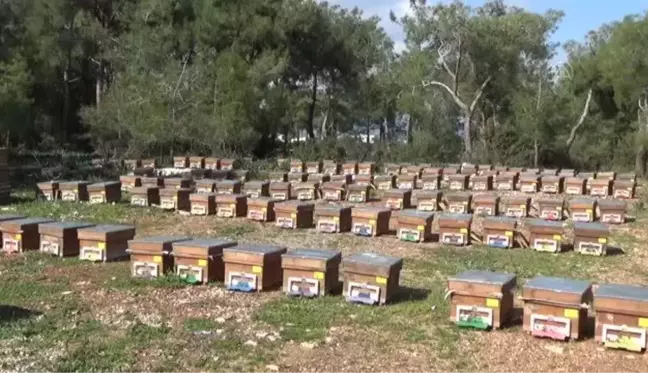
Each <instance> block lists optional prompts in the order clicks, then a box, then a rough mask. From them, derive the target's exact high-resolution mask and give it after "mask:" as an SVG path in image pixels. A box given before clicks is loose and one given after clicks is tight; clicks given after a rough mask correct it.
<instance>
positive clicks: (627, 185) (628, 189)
mask: <svg viewBox="0 0 648 373" xmlns="http://www.w3.org/2000/svg"><path fill="white" fill-rule="evenodd" d="M636 186H637V183H636V182H635V181H634V180H614V181H613V182H612V196H613V197H614V198H619V199H632V198H634V197H635V188H636Z"/></svg>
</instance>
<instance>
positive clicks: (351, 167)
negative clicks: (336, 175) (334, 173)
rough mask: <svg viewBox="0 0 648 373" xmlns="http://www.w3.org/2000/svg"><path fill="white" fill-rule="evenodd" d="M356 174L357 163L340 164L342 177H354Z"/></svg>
mask: <svg viewBox="0 0 648 373" xmlns="http://www.w3.org/2000/svg"><path fill="white" fill-rule="evenodd" d="M357 173H358V162H357V161H346V162H345V163H343V164H342V174H344V175H355V174H357Z"/></svg>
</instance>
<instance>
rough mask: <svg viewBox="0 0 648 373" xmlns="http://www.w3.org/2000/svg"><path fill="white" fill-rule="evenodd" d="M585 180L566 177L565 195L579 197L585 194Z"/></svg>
mask: <svg viewBox="0 0 648 373" xmlns="http://www.w3.org/2000/svg"><path fill="white" fill-rule="evenodd" d="M586 184H587V180H586V179H583V178H582V177H580V176H578V177H568V178H566V179H565V194H570V195H581V194H585V185H586Z"/></svg>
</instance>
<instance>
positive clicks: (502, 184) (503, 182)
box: [495, 172, 519, 191]
mask: <svg viewBox="0 0 648 373" xmlns="http://www.w3.org/2000/svg"><path fill="white" fill-rule="evenodd" d="M518 176H519V174H518V173H517V172H502V173H500V174H499V175H497V179H496V181H495V189H496V190H504V191H511V190H516V186H517V183H518Z"/></svg>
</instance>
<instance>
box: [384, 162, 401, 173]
mask: <svg viewBox="0 0 648 373" xmlns="http://www.w3.org/2000/svg"><path fill="white" fill-rule="evenodd" d="M402 168H403V166H402V165H401V164H399V163H387V164H386V165H385V173H386V174H388V175H400V173H401V170H402Z"/></svg>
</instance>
